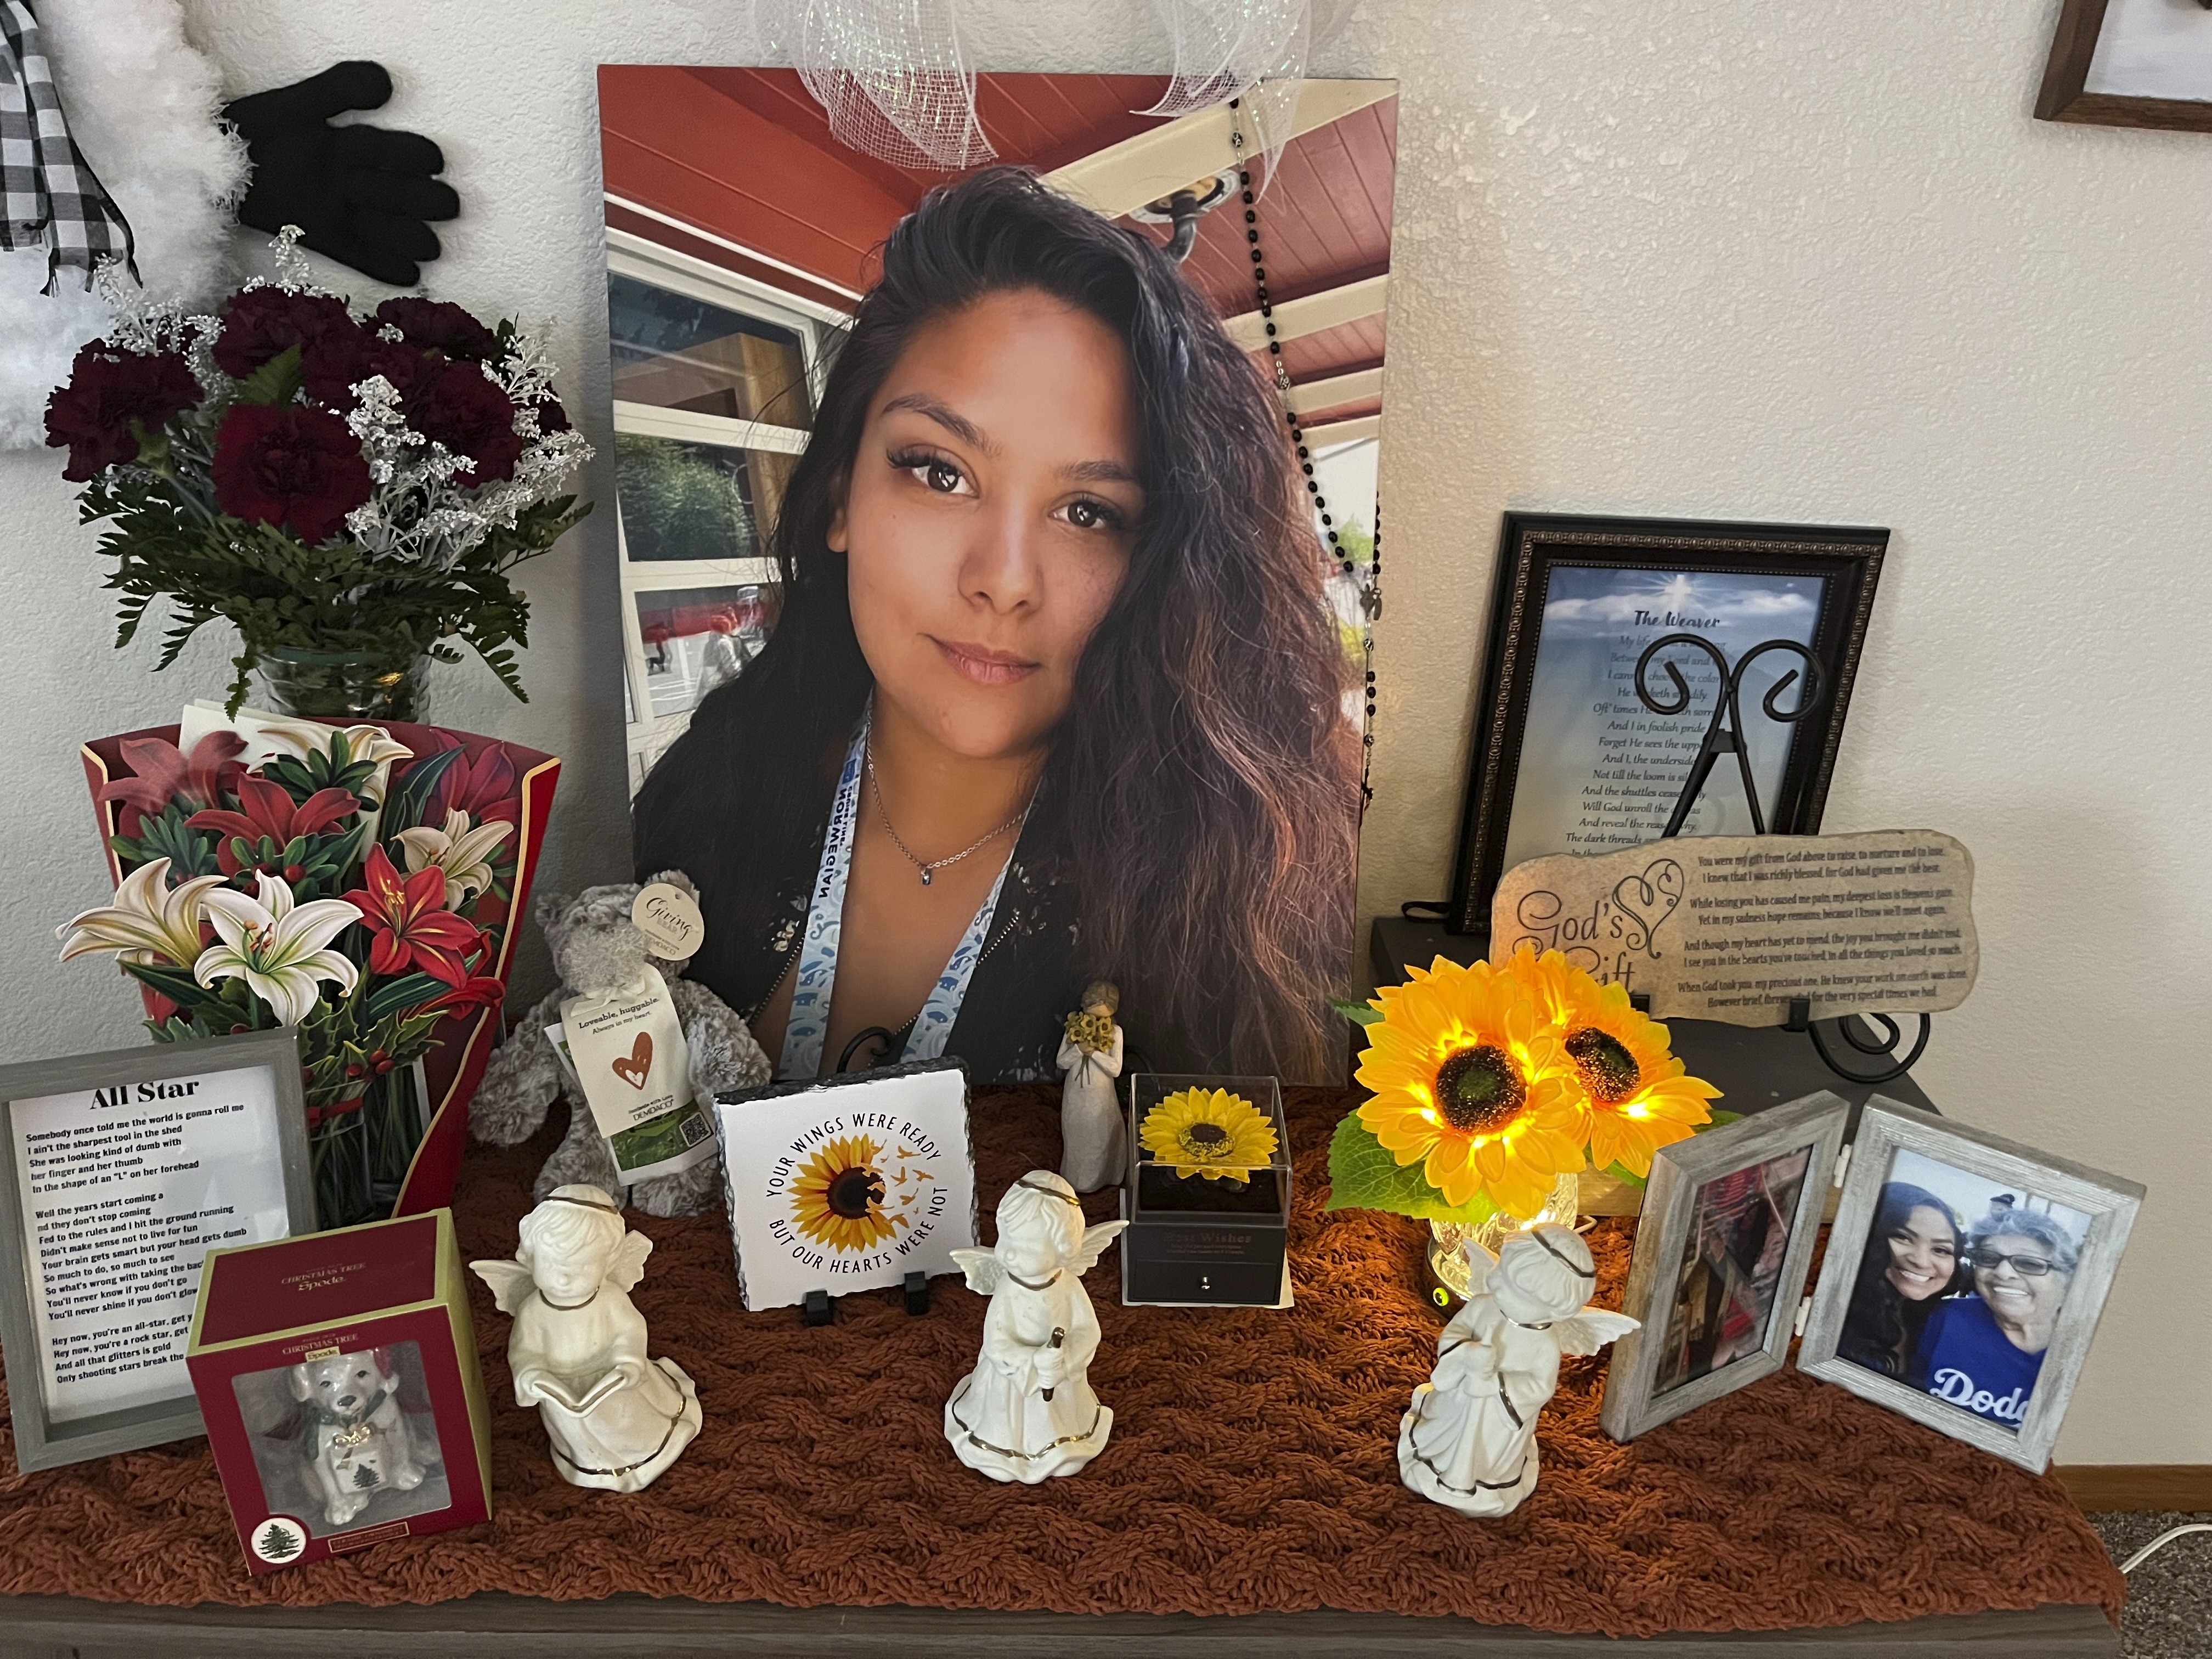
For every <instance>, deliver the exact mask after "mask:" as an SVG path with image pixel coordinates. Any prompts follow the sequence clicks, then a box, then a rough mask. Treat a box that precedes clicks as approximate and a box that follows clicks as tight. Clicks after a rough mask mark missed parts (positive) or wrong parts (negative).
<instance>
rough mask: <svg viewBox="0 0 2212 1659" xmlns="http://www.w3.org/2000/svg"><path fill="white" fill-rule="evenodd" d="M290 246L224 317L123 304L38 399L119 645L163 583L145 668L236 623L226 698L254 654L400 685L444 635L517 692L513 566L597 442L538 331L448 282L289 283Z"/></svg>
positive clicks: (565, 508) (235, 702) (446, 653)
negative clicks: (421, 287)
mask: <svg viewBox="0 0 2212 1659" xmlns="http://www.w3.org/2000/svg"><path fill="white" fill-rule="evenodd" d="M301 264H302V262H301V261H300V260H299V258H298V257H297V256H296V254H295V253H294V252H292V250H291V247H290V245H289V239H288V238H280V239H279V269H280V270H282V271H283V272H284V273H285V275H284V276H283V280H280V281H277V282H275V283H267V282H255V283H249V284H247V285H246V287H245V288H243V289H240V290H239V291H238V292H237V293H235V294H234V295H231V296H230V298H229V299H228V301H225V302H224V303H223V305H222V308H221V310H220V313H219V314H217V315H215V316H187V315H184V314H182V313H179V312H177V311H175V310H173V309H167V308H159V307H157V308H153V309H149V310H145V311H142V312H139V313H136V314H134V315H132V316H130V317H128V318H126V319H125V320H123V321H122V322H120V323H119V324H118V326H117V327H116V329H115V330H114V331H112V336H111V337H109V338H106V339H101V340H94V342H92V343H90V344H89V345H88V346H86V347H85V348H84V349H82V350H81V351H80V352H78V353H77V356H76V364H75V366H74V367H73V368H72V369H71V372H70V381H69V384H68V385H67V386H64V387H63V388H62V389H61V390H60V391H58V392H55V393H54V395H53V397H52V400H51V401H50V402H49V403H48V404H47V407H46V441H47V443H48V444H50V445H52V446H53V447H56V448H64V449H67V450H68V451H69V463H68V465H66V466H65V467H64V469H63V472H62V476H63V477H64V478H68V479H70V480H71V481H72V482H75V483H82V484H83V485H84V486H85V489H84V491H83V493H82V510H83V514H84V518H85V520H86V522H88V523H92V522H95V521H100V520H105V521H106V523H107V525H108V529H107V531H106V534H105V535H103V537H102V538H101V540H100V548H101V550H102V551H103V552H105V553H106V554H108V555H110V556H112V557H114V558H115V559H116V561H117V568H116V569H115V571H114V573H113V574H112V575H111V576H110V577H109V579H108V584H107V585H108V586H111V587H113V588H116V589H118V590H119V591H120V592H121V593H122V595H123V598H122V600H121V607H120V618H119V620H120V631H119V634H118V638H117V641H116V643H117V644H118V646H120V645H124V644H127V643H128V642H129V641H131V638H132V637H133V635H136V633H137V629H138V626H139V623H140V622H141V621H142V619H143V617H144V615H145V611H146V607H147V606H148V605H149V604H150V603H151V602H152V601H153V600H154V599H155V598H156V597H157V596H162V595H166V596H167V598H168V599H169V600H170V601H171V608H172V611H173V624H172V626H171V628H170V629H169V632H168V634H167V637H166V639H165V640H164V642H163V649H162V653H161V660H160V663H159V664H158V666H160V667H162V668H166V667H167V666H168V665H169V664H170V663H172V662H173V661H174V660H175V659H176V657H177V654H178V653H179V651H181V650H182V649H183V648H184V645H185V641H187V640H188V639H190V638H191V635H193V633H194V632H196V631H197V629H199V628H200V627H201V625H202V624H204V623H209V622H211V621H214V620H215V619H216V618H217V617H222V618H224V619H226V620H228V621H229V622H230V623H233V624H234V626H235V627H236V628H237V629H238V632H239V637H240V641H241V643H242V649H241V650H240V654H239V655H238V657H237V659H236V660H235V667H236V669H237V675H236V678H234V681H233V683H232V685H231V688H230V704H229V706H230V708H231V710H232V712H234V713H235V712H236V710H237V708H238V706H239V704H240V702H242V701H243V700H244V698H245V696H246V683H247V676H248V675H249V674H251V673H252V671H253V670H254V668H255V667H256V665H259V664H261V663H263V662H264V659H274V660H276V661H280V662H281V661H286V660H295V659H303V658H304V659H312V660H325V659H327V660H330V661H356V662H363V663H367V664H368V665H370V666H371V669H372V671H373V673H372V678H374V679H375V680H376V681H377V682H378V683H381V684H389V685H392V686H399V685H402V684H404V685H406V686H409V687H411V684H412V681H411V674H412V671H413V670H414V669H415V668H416V665H419V663H420V662H421V660H422V659H423V658H425V657H435V658H438V659H441V660H443V661H447V662H458V661H459V660H460V659H461V658H460V653H459V651H458V650H457V649H455V648H454V647H453V646H452V645H451V644H450V643H447V641H450V640H451V639H453V638H454V637H459V638H460V639H462V640H465V641H467V643H468V644H469V645H470V646H471V647H473V648H474V649H475V650H476V652H477V654H478V655H480V656H481V657H482V658H483V660H484V661H485V662H486V663H487V664H488V665H489V666H490V668H491V670H492V671H493V672H494V673H495V674H497V675H498V676H499V678H501V681H502V682H504V683H505V684H506V685H507V689H508V690H511V691H513V693H514V695H515V696H518V697H520V696H523V695H524V693H523V690H522V684H521V682H520V678H518V677H517V674H516V671H515V666H514V659H513V647H514V646H517V645H520V644H523V643H525V642H526V631H527V629H528V625H529V616H530V611H529V604H528V601H527V600H526V599H524V598H523V596H522V595H521V594H520V593H518V592H515V590H514V589H513V586H511V585H510V584H509V582H508V581H507V574H506V573H507V571H508V570H510V569H511V568H513V566H514V565H516V564H517V563H519V562H521V561H522V560H524V559H527V558H531V557H532V556H536V555H537V554H539V553H542V552H544V551H545V550H546V549H548V548H549V547H550V546H552V544H553V543H554V541H555V540H556V538H558V537H559V536H560V535H561V533H562V532H563V531H565V530H567V529H568V527H569V526H571V525H574V523H575V522H576V521H577V520H580V518H582V517H583V516H584V513H585V512H586V511H587V510H588V508H584V509H579V508H578V507H576V505H575V500H574V497H573V496H570V495H559V494H557V493H556V492H557V490H558V489H559V487H560V486H561V485H562V483H563V482H565V481H566V480H567V479H568V478H569V477H571V476H573V475H574V472H575V471H576V470H577V468H578V467H580V465H582V464H583V463H584V461H586V459H589V458H590V455H591V453H592V452H591V447H590V446H589V445H587V444H586V442H585V441H583V439H582V438H581V437H580V436H579V435H577V434H576V433H575V432H574V431H573V430H571V429H570V427H569V423H568V416H567V414H566V413H565V411H564V410H562V406H561V403H560V400H559V399H558V398H556V397H555V395H554V393H553V386H552V370H551V368H550V364H549V362H547V360H546V357H545V355H544V351H543V349H541V348H540V347H539V346H538V343H536V342H535V341H534V340H532V338H531V337H529V336H527V335H526V334H524V333H522V332H521V331H519V330H518V329H517V328H516V327H515V325H513V323H511V322H504V321H503V322H501V323H500V324H499V325H497V326H496V327H488V326H487V325H484V324H483V323H482V322H480V321H478V320H477V319H476V318H475V317H474V316H472V315H471V314H470V313H468V312H466V311H465V310H463V309H462V308H461V307H459V306H457V305H451V304H447V303H446V302H444V301H435V300H422V299H396V300H387V301H385V302H384V303H383V304H382V305H380V306H379V307H376V309H375V311H374V313H369V314H367V315H356V313H354V312H353V311H352V310H351V309H349V307H348V306H347V304H346V302H345V301H344V300H343V299H341V298H339V297H338V296H337V295H333V294H326V293H323V292H320V291H319V290H317V289H312V288H310V287H307V285H306V284H305V283H304V282H302V281H300V280H297V279H296V276H297V271H298V270H299V268H300V267H301ZM387 670H388V673H387V672H386V671H387ZM289 701H290V703H291V706H292V708H293V709H294V712H299V713H314V714H343V713H344V712H346V711H347V709H349V708H353V707H354V705H351V704H334V705H332V706H331V707H328V708H324V707H319V706H313V705H312V704H309V703H303V702H301V700H300V699H298V698H296V697H295V698H292V699H290V700H289ZM374 712H376V713H378V714H388V715H390V716H392V717H394V718H402V719H404V718H407V717H408V716H409V715H410V713H411V710H410V709H409V708H406V707H404V706H402V705H398V704H392V705H387V706H382V707H380V708H377V709H376V710H375V711H374Z"/></svg>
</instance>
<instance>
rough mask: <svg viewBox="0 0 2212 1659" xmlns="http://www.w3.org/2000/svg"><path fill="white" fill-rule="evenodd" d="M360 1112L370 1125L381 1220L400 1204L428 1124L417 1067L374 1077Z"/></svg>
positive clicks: (373, 1189)
mask: <svg viewBox="0 0 2212 1659" xmlns="http://www.w3.org/2000/svg"><path fill="white" fill-rule="evenodd" d="M361 1115H362V1117H363V1118H364V1119H366V1120H367V1121H368V1181H369V1196H370V1198H371V1200H372V1201H373V1203H374V1206H375V1210H376V1216H377V1218H378V1219H380V1220H381V1219H382V1218H384V1217H386V1216H388V1215H390V1214H391V1213H392V1210H393V1209H394V1208H395V1207H396V1206H398V1202H399V1189H400V1188H402V1187H403V1186H404V1185H405V1184H406V1182H407V1171H408V1170H409V1169H410V1168H411V1167H412V1166H413V1164H414V1162H415V1153H416V1149H418V1148H419V1147H420V1146H422V1134H423V1131H424V1130H425V1129H426V1128H427V1127H428V1125H427V1124H426V1123H425V1122H424V1121H423V1115H424V1114H423V1109H422V1086H421V1083H420V1080H419V1079H418V1078H417V1077H416V1070H415V1067H414V1066H395V1067H393V1068H392V1070H391V1071H389V1072H386V1073H385V1074H384V1075H383V1076H382V1077H380V1078H375V1079H371V1080H370V1083H369V1085H368V1091H367V1092H366V1093H365V1094H363V1095H362V1107H361Z"/></svg>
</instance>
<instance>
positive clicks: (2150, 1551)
mask: <svg viewBox="0 0 2212 1659" xmlns="http://www.w3.org/2000/svg"><path fill="white" fill-rule="evenodd" d="M2191 1532H2212V1521H2191V1522H2188V1523H2187V1524H2186V1525H2184V1526H2179V1527H2169V1528H2166V1531H2164V1532H2162V1533H2160V1534H2159V1535H2158V1536H2157V1537H2155V1538H2154V1539H2152V1540H2151V1541H2150V1542H2149V1543H2148V1544H2145V1545H2144V1546H2143V1547H2142V1548H2141V1549H2139V1550H2137V1551H2136V1553H2134V1554H2133V1555H2130V1557H2128V1559H2126V1560H2124V1561H2123V1562H2121V1563H2120V1571H2121V1572H2122V1574H2127V1573H2130V1572H2133V1571H2135V1570H2136V1568H2137V1567H2139V1566H2141V1565H2142V1564H2143V1563H2144V1562H2146V1561H2148V1560H2149V1559H2151V1557H2152V1556H2154V1555H2156V1554H2157V1553H2159V1552H2160V1550H2162V1549H2164V1548H2165V1547H2166V1546H2167V1545H2168V1544H2171V1543H2172V1541H2174V1540H2175V1539H2177V1538H2179V1537H2180V1536H2181V1535H2182V1534H2184V1533H2191Z"/></svg>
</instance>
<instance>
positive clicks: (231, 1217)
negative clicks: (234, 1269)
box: [0, 1030, 315, 1470]
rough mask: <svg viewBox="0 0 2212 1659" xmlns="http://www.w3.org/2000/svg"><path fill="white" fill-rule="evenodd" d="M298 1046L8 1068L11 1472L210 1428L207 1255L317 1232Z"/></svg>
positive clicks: (5, 1287) (3, 1220)
mask: <svg viewBox="0 0 2212 1659" xmlns="http://www.w3.org/2000/svg"><path fill="white" fill-rule="evenodd" d="M314 1229H315V1198H314V1182H313V1176H312V1174H311V1172H310V1170H309V1166H308V1158H307V1114H306V1111H305V1109H304V1108H303V1106H302V1104H301V1084H300V1047H299V1040H298V1037H297V1036H296V1035H295V1033H294V1032H292V1031H290V1030H276V1031H252V1032H247V1033H246V1034H244V1035H242V1036H223V1037H210V1038H207V1039H205V1040H204V1041H201V1042H160V1043H152V1044H149V1045H148V1046H147V1047H145V1048H122V1049H117V1050H115V1051H114V1052H112V1053H109V1054H80V1055H76V1056H75V1057H73V1058H70V1059H66V1060H33V1061H30V1062H27V1063H25V1064H23V1065H19V1066H0V1350H4V1352H5V1356H6V1359H7V1365H8V1381H9V1389H8V1400H9V1409H10V1413H11V1414H12V1416H13V1419H14V1421H15V1462H16V1466H17V1467H18V1468H21V1469H25V1470H29V1469H44V1468H53V1467H55V1466H56V1465H58V1464H62V1463H76V1462H82V1461H83V1460H84V1459H86V1458H88V1457H105V1456H107V1455H110V1454H112V1453H114V1452H120V1451H131V1450H133V1449H136V1448H137V1447H140V1446H156V1445H160V1444H161V1443H163V1442H164V1441H169V1440H176V1439H180V1438H182V1437H185V1436H186V1435H193V1434H198V1433H201V1432H202V1431H203V1424H202V1419H201V1416H200V1409H199V1405H198V1402H197V1398H196V1397H195V1395H194V1393H193V1389H192V1380H191V1374H190V1372H189V1371H187V1370H186V1369H185V1346H186V1342H187V1340H188V1338H189V1337H190V1335H191V1320H192V1308H193V1304H194V1300H195V1298H196V1297H197V1294H198V1291H199V1283H200V1264H201V1261H202V1259H203V1258H204V1257H205V1256H206V1255H208V1253H209V1252H210V1251H211V1250H216V1249H227V1248H231V1247H234V1246H238V1245H244V1244H259V1243H267V1242H268V1241H270V1240H272V1239H280V1238H287V1237H292V1236H294V1235H295V1234H301V1233H310V1232H313V1231H314Z"/></svg>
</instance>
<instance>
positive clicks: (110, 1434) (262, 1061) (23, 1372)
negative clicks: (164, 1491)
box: [0, 1027, 315, 1473]
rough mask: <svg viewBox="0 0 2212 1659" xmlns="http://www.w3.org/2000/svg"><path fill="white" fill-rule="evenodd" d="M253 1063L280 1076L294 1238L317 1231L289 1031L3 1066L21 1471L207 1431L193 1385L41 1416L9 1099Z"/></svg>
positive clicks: (5, 1269)
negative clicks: (142, 1400) (119, 1407)
mask: <svg viewBox="0 0 2212 1659" xmlns="http://www.w3.org/2000/svg"><path fill="white" fill-rule="evenodd" d="M253 1066H268V1067H269V1068H270V1070H271V1071H273V1072H274V1073H276V1078H275V1084H276V1142H277V1146H279V1148H281V1150H282V1154H283V1160H284V1205H285V1208H286V1209H287V1210H288V1211H289V1213H290V1216H291V1225H292V1231H293V1233H294V1234H295V1236H296V1235H298V1234H301V1233H311V1232H313V1231H315V1182H314V1175H313V1169H312V1166H311V1165H310V1164H309V1162H308V1154H307V1106H306V1103H305V1101H304V1100H303V1098H302V1094H301V1083H300V1042H299V1036H298V1033H297V1032H295V1031H294V1030H291V1029H290V1028H289V1027H287V1028H285V1029H283V1030H275V1031H248V1032H246V1033H243V1034H242V1035H240V1036H219V1037H207V1038H204V1039H200V1040H198V1041H195V1042H154V1043H149V1044H147V1045H146V1046H145V1047H143V1048H117V1049H112V1050H111V1051H109V1052H108V1053H106V1054H72V1055H70V1056H69V1057H67V1058H66V1059H61V1060H27V1061H24V1062H22V1063H21V1064H20V1065H15V1066H0V1358H5V1360H6V1363H7V1367H8V1375H9V1379H10V1381H11V1383H14V1386H12V1387H10V1388H9V1390H8V1406H9V1416H10V1418H11V1419H12V1420H13V1422H14V1424H15V1467H16V1468H17V1469H18V1470H20V1471H22V1472H25V1473H27V1472H29V1471H30V1470H32V1469H50V1468H57V1467H58V1466H59V1465H61V1464H64V1463H81V1462H84V1461H85V1460H86V1459H88V1458H93V1457H107V1456H110V1455H113V1454H114V1453H116V1452H124V1451H136V1450H137V1449H138V1448H139V1447H141V1446H158V1445H161V1444H162V1443H164V1442H167V1441H170V1440H181V1439H183V1438H185V1437H187V1436H189V1435H195V1434H204V1433H205V1432H206V1431H207V1429H206V1425H205V1424H204V1422H203V1421H202V1420H201V1417H200V1407H199V1401H198V1399H197V1396H196V1395H194V1394H193V1393H192V1391H191V1389H190V1387H189V1386H188V1387H187V1388H186V1389H185V1392H184V1393H183V1394H182V1395H178V1396H177V1397H175V1398H174V1399H172V1400H157V1401H151V1402H149V1404H146V1405H143V1406H133V1407H129V1408H127V1409H125V1410H123V1411H117V1412H103V1413H100V1415H99V1416H97V1417H88V1418H85V1419H82V1420H81V1421H78V1422H75V1423H54V1422H52V1421H51V1420H50V1419H48V1418H47V1416H46V1389H45V1388H44V1387H43V1386H41V1384H42V1382H43V1379H41V1378H40V1376H39V1343H38V1337H37V1334H36V1328H35V1327H34V1326H33V1322H32V1319H31V1279H30V1261H31V1258H30V1255H29V1254H28V1249H27V1240H26V1239H25V1237H24V1231H23V1203H22V1194H21V1191H20V1190H19V1189H18V1188H17V1186H16V1184H15V1111H14V1103H15V1102H16V1101H18V1100H38V1099H40V1098H42V1097H45V1096H47V1095H66V1094H74V1093H76V1092H77V1091H80V1090H83V1089H92V1088H97V1087H100V1086H101V1085H106V1084H110V1083H131V1084H137V1083H159V1082H165V1081H167V1080H168V1079H173V1078H185V1077H197V1076H200V1075H203V1074H204V1073H209V1072H233V1071H245V1070H247V1069H249V1068H251V1067H253ZM16 1379H21V1380H20V1381H16Z"/></svg>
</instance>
